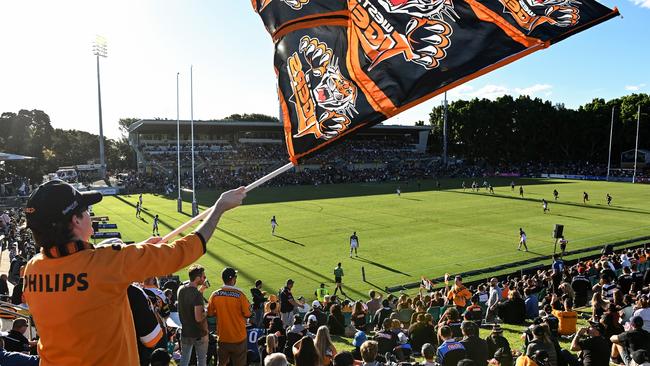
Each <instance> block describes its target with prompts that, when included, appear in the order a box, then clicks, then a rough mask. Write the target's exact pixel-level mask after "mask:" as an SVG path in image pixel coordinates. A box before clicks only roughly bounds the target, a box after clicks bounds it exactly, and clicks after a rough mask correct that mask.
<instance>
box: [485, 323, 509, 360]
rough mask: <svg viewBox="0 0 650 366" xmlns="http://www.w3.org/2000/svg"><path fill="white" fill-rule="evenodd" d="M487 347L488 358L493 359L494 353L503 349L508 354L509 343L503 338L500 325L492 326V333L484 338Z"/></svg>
mask: <svg viewBox="0 0 650 366" xmlns="http://www.w3.org/2000/svg"><path fill="white" fill-rule="evenodd" d="M485 342H486V343H487V347H488V358H489V357H495V353H496V351H497V350H499V349H504V350H507V351H508V354H510V342H508V339H507V338H506V337H504V336H503V329H502V328H501V325H499V324H494V326H493V327H492V332H490V335H488V336H487V337H486V338H485Z"/></svg>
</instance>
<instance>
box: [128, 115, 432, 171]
mask: <svg viewBox="0 0 650 366" xmlns="http://www.w3.org/2000/svg"><path fill="white" fill-rule="evenodd" d="M176 128H177V126H176V121H174V120H140V121H138V122H136V123H134V124H133V125H131V127H130V129H129V143H130V145H131V146H132V147H133V149H134V151H135V154H136V156H137V164H138V172H140V173H157V172H162V173H170V172H171V171H173V170H174V169H175V168H176V164H177V162H176V160H177V155H176V147H177V145H176V139H177V136H176ZM430 131H431V127H429V126H397V125H377V126H373V127H371V128H368V129H366V130H364V131H361V132H359V133H357V134H356V135H354V136H352V137H351V139H350V140H349V142H348V143H347V144H346V145H345V146H338V147H335V148H332V149H329V150H328V151H327V152H325V153H324V154H322V155H321V156H320V157H316V158H312V159H309V160H308V161H306V162H305V163H304V164H301V166H300V167H299V168H298V169H300V170H303V169H311V170H313V169H320V168H321V167H322V164H323V163H324V162H339V161H341V160H344V161H345V162H347V163H349V164H350V165H351V167H350V168H351V169H353V170H358V169H362V170H363V169H377V168H382V167H385V165H386V164H387V161H386V159H385V157H384V155H383V154H382V155H378V154H377V150H379V149H381V151H383V152H385V153H391V154H390V156H391V158H392V159H403V158H407V159H408V158H409V157H411V158H414V159H415V158H417V159H421V158H423V157H425V156H424V155H425V154H426V152H427V150H428V139H429V135H430ZM180 135H181V136H180V145H181V149H180V150H181V169H182V171H183V172H185V171H187V170H189V169H190V168H191V154H190V153H191V122H190V121H185V120H184V121H180ZM194 149H195V159H196V160H195V164H196V170H197V171H200V170H202V169H203V168H205V167H211V168H216V169H222V170H237V169H240V168H242V167H243V166H251V165H254V166H255V167H258V168H267V167H268V166H272V165H275V164H277V163H278V162H282V161H286V152H285V148H284V131H283V126H282V124H280V123H276V122H248V121H224V120H214V121H194Z"/></svg>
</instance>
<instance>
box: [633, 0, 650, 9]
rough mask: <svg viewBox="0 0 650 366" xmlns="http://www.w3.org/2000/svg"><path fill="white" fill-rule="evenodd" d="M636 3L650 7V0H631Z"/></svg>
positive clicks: (643, 6)
mask: <svg viewBox="0 0 650 366" xmlns="http://www.w3.org/2000/svg"><path fill="white" fill-rule="evenodd" d="M631 1H632V2H633V3H634V5H638V6H640V7H642V8H648V9H650V0H631Z"/></svg>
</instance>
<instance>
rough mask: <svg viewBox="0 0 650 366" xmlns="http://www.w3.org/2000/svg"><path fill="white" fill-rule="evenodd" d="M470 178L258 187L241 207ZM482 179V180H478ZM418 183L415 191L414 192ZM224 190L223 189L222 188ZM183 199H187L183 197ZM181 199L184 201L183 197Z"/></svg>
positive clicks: (213, 193)
mask: <svg viewBox="0 0 650 366" xmlns="http://www.w3.org/2000/svg"><path fill="white" fill-rule="evenodd" d="M472 179H476V180H477V181H478V180H479V178H471V177H470V178H445V179H440V180H439V181H440V183H441V185H440V187H436V183H435V182H436V181H435V180H433V179H422V180H412V181H395V182H384V183H377V182H367V183H339V184H321V185H318V186H313V185H297V186H290V187H262V188H258V189H255V190H253V191H251V192H249V193H248V195H247V196H246V200H245V204H249V205H250V204H259V203H275V202H291V201H304V200H316V199H327V198H346V197H362V196H375V195H385V194H391V195H394V194H395V189H396V188H397V186H400V189H401V191H402V193H417V192H428V191H438V192H445V191H446V190H450V189H460V188H461V182H462V181H463V180H464V181H465V182H466V183H467V182H470V183H471V181H472ZM480 179H482V178H480ZM511 181H512V178H499V177H493V178H490V183H491V184H492V187H494V188H497V187H509V185H510V182H511ZM515 181H516V182H517V185H520V184H524V185H548V184H554V185H561V184H571V183H572V182H568V181H567V182H559V181H549V180H547V179H536V178H518V179H515ZM418 183H420V185H419V189H418ZM223 191H225V189H223ZM219 194H221V192H220V191H218V190H214V189H210V190H200V191H198V192H197V196H196V197H197V200H198V201H199V203H200V204H201V205H205V206H210V205H212V204H214V202H215V200H216V199H217V197H218V196H219ZM166 197H168V198H169V199H175V198H173V197H171V196H166ZM186 198H187V197H186ZM184 199H185V198H184Z"/></svg>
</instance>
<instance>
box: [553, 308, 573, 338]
mask: <svg viewBox="0 0 650 366" xmlns="http://www.w3.org/2000/svg"><path fill="white" fill-rule="evenodd" d="M553 315H555V316H556V317H557V318H558V320H559V324H558V333H559V334H560V335H571V334H574V333H575V332H576V325H577V321H578V313H577V312H575V311H560V310H553Z"/></svg>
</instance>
